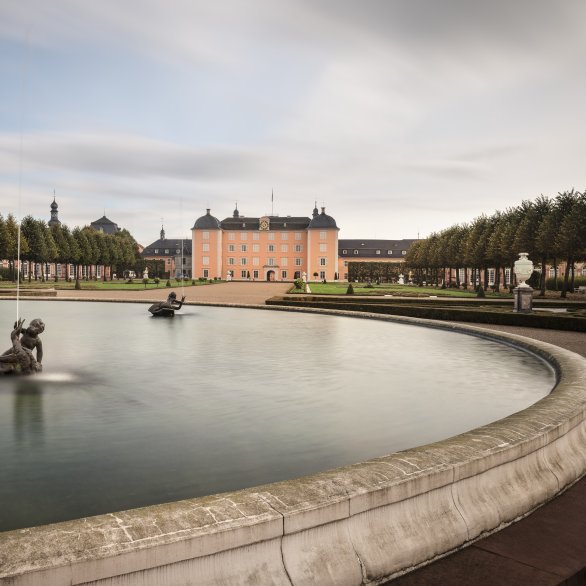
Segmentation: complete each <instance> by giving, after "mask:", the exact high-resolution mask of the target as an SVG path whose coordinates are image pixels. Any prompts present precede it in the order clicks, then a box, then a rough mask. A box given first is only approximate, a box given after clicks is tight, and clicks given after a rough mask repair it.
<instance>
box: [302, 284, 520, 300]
mask: <svg viewBox="0 0 586 586" xmlns="http://www.w3.org/2000/svg"><path fill="white" fill-rule="evenodd" d="M352 287H353V288H354V295H397V296H399V295H400V296H402V297H420V296H425V297H429V296H430V295H437V296H438V297H440V296H443V297H476V293H475V292H474V291H470V290H467V291H464V290H463V289H441V288H440V287H415V286H410V285H396V284H390V283H384V284H382V285H373V286H371V287H367V286H366V283H352ZM309 288H310V289H311V292H312V293H315V294H316V295H345V294H346V291H347V289H348V283H309ZM295 292H299V291H297V290H296V289H292V290H291V293H295ZM486 296H487V297H493V298H494V297H496V298H510V297H512V295H511V294H509V293H508V292H506V293H505V292H501V293H491V292H489V291H486Z"/></svg>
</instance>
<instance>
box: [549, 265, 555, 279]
mask: <svg viewBox="0 0 586 586" xmlns="http://www.w3.org/2000/svg"><path fill="white" fill-rule="evenodd" d="M549 276H550V278H551V277H555V269H554V268H553V267H549Z"/></svg>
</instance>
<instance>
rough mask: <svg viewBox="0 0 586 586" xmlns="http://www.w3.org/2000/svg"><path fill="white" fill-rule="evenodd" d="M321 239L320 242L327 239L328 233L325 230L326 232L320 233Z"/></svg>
mask: <svg viewBox="0 0 586 586" xmlns="http://www.w3.org/2000/svg"><path fill="white" fill-rule="evenodd" d="M319 239H320V240H325V239H326V233H325V230H324V231H323V232H320V233H319Z"/></svg>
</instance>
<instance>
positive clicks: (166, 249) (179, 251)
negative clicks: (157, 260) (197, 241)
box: [155, 248, 181, 254]
mask: <svg viewBox="0 0 586 586" xmlns="http://www.w3.org/2000/svg"><path fill="white" fill-rule="evenodd" d="M162 250H163V249H162V248H161V249H159V248H155V254H159V251H161V254H163V252H162ZM165 254H170V250H169V249H168V248H165ZM175 254H181V249H180V248H177V249H176V250H175Z"/></svg>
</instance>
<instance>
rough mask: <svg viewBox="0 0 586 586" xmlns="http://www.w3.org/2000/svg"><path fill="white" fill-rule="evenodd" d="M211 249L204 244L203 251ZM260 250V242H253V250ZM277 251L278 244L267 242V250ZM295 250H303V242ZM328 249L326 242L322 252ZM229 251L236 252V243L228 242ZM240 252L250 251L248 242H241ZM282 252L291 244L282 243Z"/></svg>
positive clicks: (287, 250)
mask: <svg viewBox="0 0 586 586" xmlns="http://www.w3.org/2000/svg"><path fill="white" fill-rule="evenodd" d="M209 250H210V245H209V244H207V243H205V242H204V243H203V244H202V251H203V252H209ZM259 251H260V244H253V245H252V252H259ZM276 251H277V245H276V244H267V252H276ZM294 251H295V252H303V245H302V244H296V245H295V246H294ZM326 251H327V249H326V247H325V244H324V245H323V248H322V245H320V252H326ZM228 252H236V244H228ZM240 252H248V244H240ZM281 252H289V245H288V244H281Z"/></svg>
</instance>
